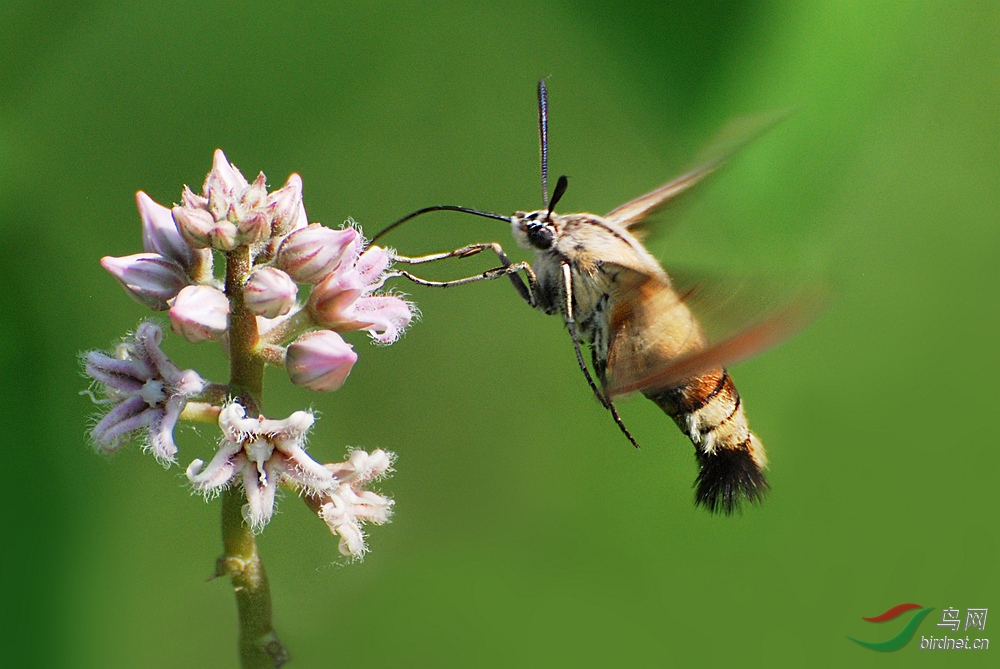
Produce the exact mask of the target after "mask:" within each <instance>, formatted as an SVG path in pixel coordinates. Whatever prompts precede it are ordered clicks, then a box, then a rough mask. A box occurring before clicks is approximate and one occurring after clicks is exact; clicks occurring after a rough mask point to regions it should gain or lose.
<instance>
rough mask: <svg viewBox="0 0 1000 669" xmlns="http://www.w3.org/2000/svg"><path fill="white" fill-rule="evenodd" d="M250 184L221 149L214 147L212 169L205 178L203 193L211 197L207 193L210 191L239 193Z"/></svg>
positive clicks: (210, 197)
mask: <svg viewBox="0 0 1000 669" xmlns="http://www.w3.org/2000/svg"><path fill="white" fill-rule="evenodd" d="M249 185H250V184H248V183H247V180H246V178H244V176H243V174H241V173H240V171H239V170H238V169H236V166H235V165H233V164H232V163H230V162H229V159H228V158H226V154H224V153H223V152H222V149H216V150H215V153H214V154H213V155H212V171H211V172H209V173H208V177H207V178H206V179H205V188H204V195H205V197H207V198H209V199H210V200H211V199H212V196H211V195H210V194H209V193H210V192H212V191H221V192H223V193H226V194H233V193H235V194H236V195H239V194H240V193H242V192H243V189H245V188H246V187H247V186H249Z"/></svg>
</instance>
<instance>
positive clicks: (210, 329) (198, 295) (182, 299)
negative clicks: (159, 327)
mask: <svg viewBox="0 0 1000 669" xmlns="http://www.w3.org/2000/svg"><path fill="white" fill-rule="evenodd" d="M170 325H171V327H173V330H174V332H176V333H177V334H179V335H181V336H182V337H184V338H185V339H187V340H188V341H189V342H191V343H192V344H197V343H199V342H203V341H208V340H211V339H218V338H219V337H221V336H222V335H223V334H225V332H226V330H227V329H228V327H229V300H228V299H226V296H225V295H224V294H223V293H222V291H221V290H219V289H218V288H212V287H211V286H188V287H187V288H185V289H184V290H182V291H181V292H179V293H178V294H177V299H175V300H174V303H173V304H172V305H171V307H170Z"/></svg>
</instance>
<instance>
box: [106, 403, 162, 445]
mask: <svg viewBox="0 0 1000 669" xmlns="http://www.w3.org/2000/svg"><path fill="white" fill-rule="evenodd" d="M156 411H157V410H156V409H150V408H149V405H148V404H146V401H145V400H143V399H142V398H141V397H138V396H137V397H130V398H129V399H127V400H125V401H124V402H122V403H121V404H119V405H118V406H116V407H115V408H114V409H112V410H111V411H110V412H108V414H107V415H106V416H104V418H102V419H101V421H100V422H99V423H98V424H97V425H95V426H94V429H93V430H91V431H90V438H91V439H93V440H94V443H95V444H97V445H98V446H100V447H101V450H102V451H105V452H107V453H110V452H113V451H115V450H118V447H119V446H120V445H121V443H119V442H120V441H121V438H122V437H124V436H125V435H126V434H128V433H129V432H133V431H135V430H138V429H141V428H144V427H148V426H149V424H150V423H151V422H152V421H153V418H154V417H155V414H156Z"/></svg>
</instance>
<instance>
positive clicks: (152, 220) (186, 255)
mask: <svg viewBox="0 0 1000 669" xmlns="http://www.w3.org/2000/svg"><path fill="white" fill-rule="evenodd" d="M135 200H136V203H137V204H138V205H139V216H140V218H142V248H143V250H145V251H147V252H149V253H159V254H160V255H161V256H163V257H164V258H166V259H168V260H173V261H174V262H175V263H177V264H178V265H180V266H181V267H183V268H184V269H186V270H190V269H191V267H192V265H194V263H195V255H194V251H193V250H192V249H191V247H190V246H188V244H187V242H185V241H184V238H183V237H181V233H180V232H178V230H177V226H176V225H175V224H174V217H173V215H172V214H171V213H170V210H169V209H167V208H166V207H164V206H163V205H160V204H157V203H156V202H154V201H153V198H151V197H149V196H148V195H146V194H145V193H143V192H142V191H139V192H138V193H136V194H135Z"/></svg>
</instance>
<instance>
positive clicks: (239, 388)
mask: <svg viewBox="0 0 1000 669" xmlns="http://www.w3.org/2000/svg"><path fill="white" fill-rule="evenodd" d="M251 269H253V261H252V260H251V258H250V248H249V247H246V246H241V247H239V248H237V249H236V250H234V251H232V252H231V253H228V254H226V296H227V297H228V298H229V372H230V380H229V385H230V388H231V389H232V392H233V394H234V395H236V397H237V398H238V399H239V401H240V404H242V405H243V408H245V409H246V410H247V415H248V416H256V415H257V414H258V413H259V409H258V407H259V406H260V400H261V393H262V392H263V389H264V360H263V359H262V358H261V357H260V356H259V355H257V343H258V341H259V339H260V335H259V334H258V332H257V317H256V316H254V315H253V314H252V313H250V311H249V310H247V308H246V306H245V304H244V302H243V284H244V283H246V280H247V276H248V275H249V274H250V270H251Z"/></svg>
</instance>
